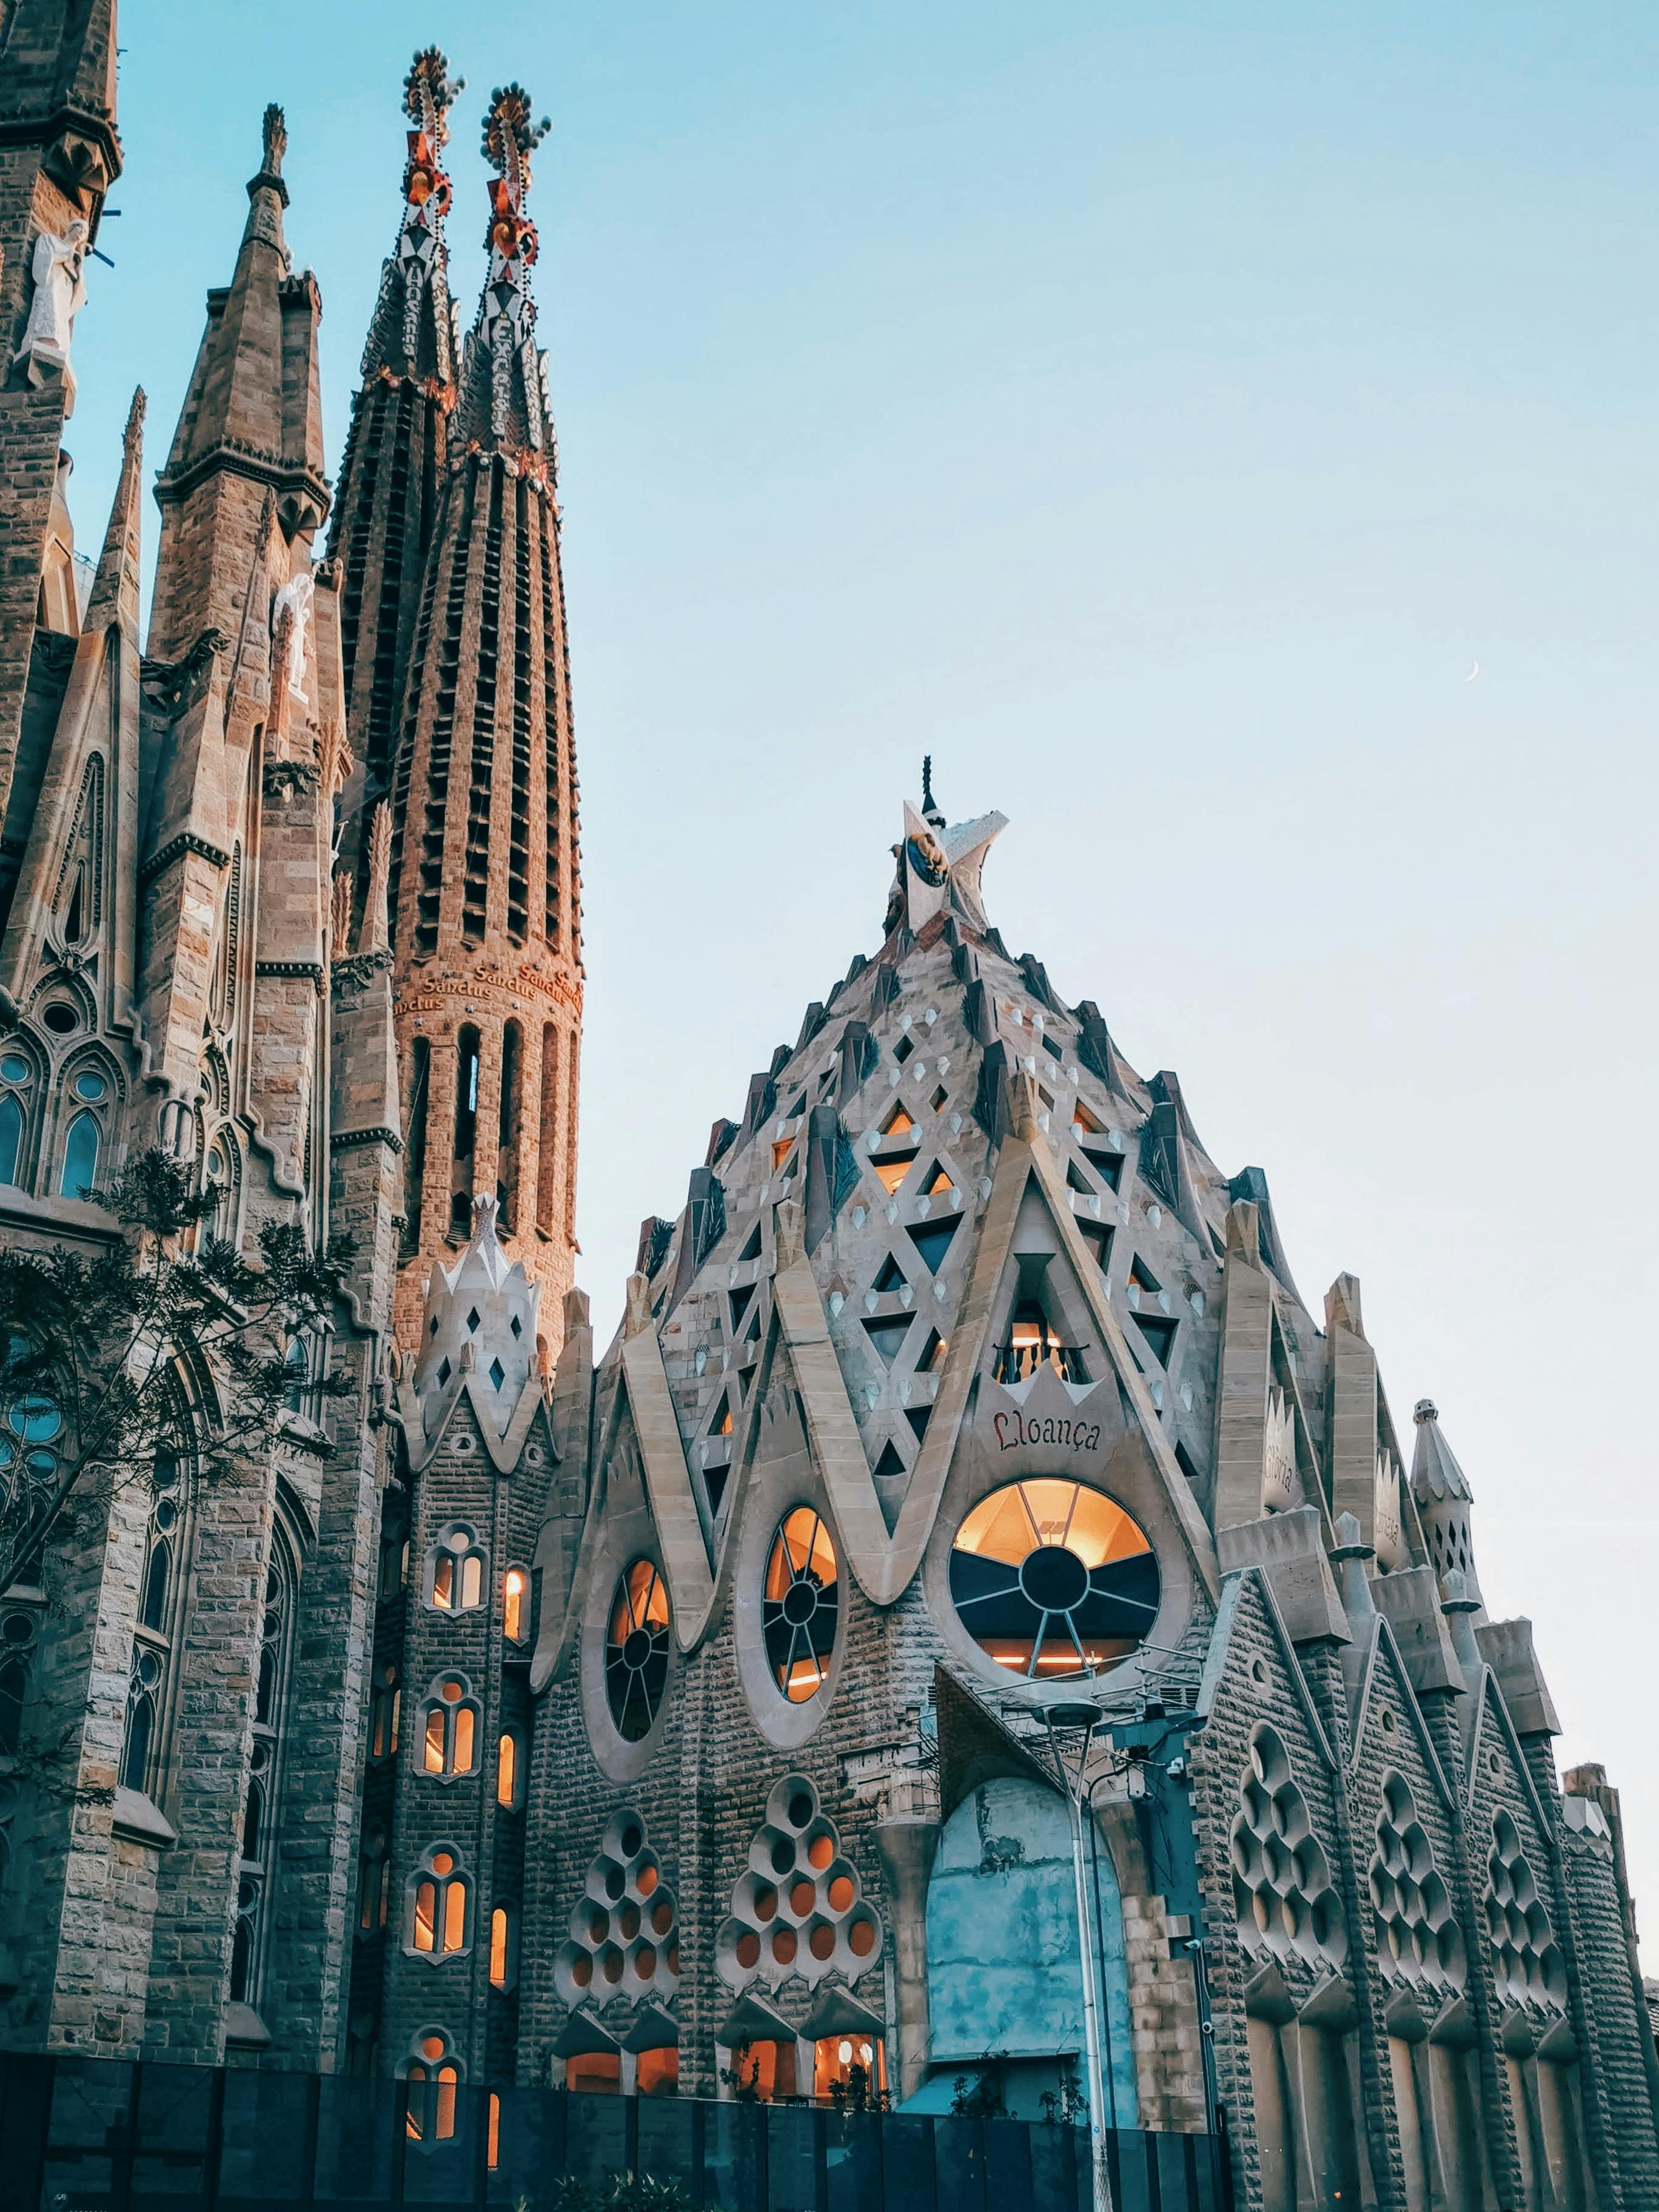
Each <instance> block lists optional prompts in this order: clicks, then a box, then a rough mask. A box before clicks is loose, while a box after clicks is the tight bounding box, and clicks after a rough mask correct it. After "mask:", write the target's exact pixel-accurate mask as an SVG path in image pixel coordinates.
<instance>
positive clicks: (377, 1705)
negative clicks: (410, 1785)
mask: <svg viewBox="0 0 1659 2212" xmlns="http://www.w3.org/2000/svg"><path fill="white" fill-rule="evenodd" d="M403 1701H404V1693H403V1692H402V1690H401V1689H400V1688H399V1687H398V1669H397V1667H396V1666H395V1664H394V1663H393V1662H392V1661H391V1660H389V1659H387V1660H385V1661H383V1662H382V1663H381V1664H380V1666H378V1667H377V1668H375V1669H374V1688H373V1689H372V1690H371V1691H370V1692H369V1700H368V1755H369V1757H370V1758H371V1759H391V1758H392V1757H393V1756H394V1754H395V1753H396V1752H397V1749H398V1720H399V1718H400V1717H401V1715H402V1710H403Z"/></svg>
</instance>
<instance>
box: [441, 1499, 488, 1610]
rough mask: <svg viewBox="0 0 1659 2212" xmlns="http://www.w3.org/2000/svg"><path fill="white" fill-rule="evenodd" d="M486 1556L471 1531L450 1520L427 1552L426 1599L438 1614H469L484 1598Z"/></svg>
mask: <svg viewBox="0 0 1659 2212" xmlns="http://www.w3.org/2000/svg"><path fill="white" fill-rule="evenodd" d="M487 1565H489V1555H488V1553H486V1552H485V1551H484V1549H483V1547H482V1546H481V1545H480V1543H479V1542H478V1540H477V1536H476V1535H475V1534H473V1532H472V1530H471V1528H467V1527H466V1526H465V1523H463V1522H459V1521H452V1522H450V1523H449V1525H448V1526H447V1528H441V1529H440V1530H439V1532H438V1541H437V1542H436V1543H435V1545H434V1546H433V1547H432V1549H431V1550H430V1551H429V1552H428V1554H427V1561H426V1601H427V1603H428V1605H429V1606H431V1607H434V1608H435V1610H436V1611H437V1612H439V1613H470V1612H471V1610H472V1608H473V1607H475V1606H480V1605H482V1604H483V1600H484V1569H485V1567H486V1566H487Z"/></svg>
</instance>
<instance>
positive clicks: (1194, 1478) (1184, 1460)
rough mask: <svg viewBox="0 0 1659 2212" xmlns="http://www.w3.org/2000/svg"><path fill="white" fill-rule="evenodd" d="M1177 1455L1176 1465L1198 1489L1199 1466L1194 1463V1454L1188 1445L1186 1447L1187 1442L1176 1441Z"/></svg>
mask: <svg viewBox="0 0 1659 2212" xmlns="http://www.w3.org/2000/svg"><path fill="white" fill-rule="evenodd" d="M1175 1455H1176V1466H1177V1467H1178V1468H1180V1469H1181V1472H1182V1474H1184V1475H1185V1476H1186V1478H1187V1480H1188V1482H1190V1483H1191V1484H1192V1486H1193V1488H1194V1490H1196V1489H1197V1488H1198V1483H1199V1475H1198V1468H1197V1467H1196V1466H1195V1465H1194V1461H1193V1455H1192V1454H1191V1453H1190V1452H1189V1451H1188V1449H1187V1447H1186V1445H1185V1444H1183V1443H1180V1442H1179V1441H1177V1443H1176V1454H1175Z"/></svg>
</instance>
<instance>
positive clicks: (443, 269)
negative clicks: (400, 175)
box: [362, 46, 466, 404]
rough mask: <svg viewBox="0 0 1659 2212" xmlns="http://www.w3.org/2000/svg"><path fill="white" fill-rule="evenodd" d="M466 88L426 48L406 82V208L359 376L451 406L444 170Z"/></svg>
mask: <svg viewBox="0 0 1659 2212" xmlns="http://www.w3.org/2000/svg"><path fill="white" fill-rule="evenodd" d="M465 88H466V79H465V77H459V76H457V77H452V76H451V75H450V74H449V60H448V57H447V55H446V54H444V53H443V52H441V49H440V48H438V47H437V46H426V47H423V48H422V51H421V52H419V53H417V54H416V57H415V58H414V60H413V62H412V63H411V64H410V70H409V75H408V76H406V77H405V78H404V99H403V106H404V114H405V115H406V116H407V118H408V119H409V123H410V130H409V131H408V134H407V140H406V144H407V154H406V158H405V160H404V181H403V191H404V210H403V215H402V217H401V219H400V221H399V222H398V240H397V243H396V245H395V246H393V248H392V253H391V255H390V257H389V258H388V259H387V260H386V263H385V264H384V265H383V267H382V270H381V274H380V297H379V299H378V300H377V301H376V302H375V306H374V315H373V316H372V317H371V319H370V321H369V326H368V343H367V344H366V345H365V347H364V349H363V365H362V373H363V375H364V376H365V378H368V377H372V376H375V375H380V374H386V375H388V376H394V377H395V376H412V377H414V378H416V380H420V381H422V382H425V383H428V384H430V385H432V386H436V387H437V392H438V396H440V397H441V398H442V399H443V401H444V403H445V404H453V400H454V386H455V356H454V335H453V334H454V317H453V309H452V305H451V301H450V297H449V254H448V249H447V246H446V245H445V242H444V229H443V224H444V217H445V216H447V214H448V212H449V206H450V199H451V186H450V181H449V179H448V177H447V175H446V174H445V173H444V169H443V165H442V164H443V149H444V147H445V145H446V144H447V142H448V138H449V111H450V109H451V107H453V105H454V103H455V101H456V100H457V99H458V98H459V95H460V94H461V93H462V92H464V91H465Z"/></svg>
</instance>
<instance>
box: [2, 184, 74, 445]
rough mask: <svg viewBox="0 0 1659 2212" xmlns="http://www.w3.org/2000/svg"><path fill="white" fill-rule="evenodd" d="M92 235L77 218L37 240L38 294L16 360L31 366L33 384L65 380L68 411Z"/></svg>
mask: <svg viewBox="0 0 1659 2212" xmlns="http://www.w3.org/2000/svg"><path fill="white" fill-rule="evenodd" d="M88 236H89V232H88V227H87V225H86V224H85V223H84V222H82V221H81V220H80V219H79V218H78V217H77V218H76V221H75V222H72V223H70V227H69V228H68V229H67V230H66V231H65V232H64V234H63V236H62V237H61V238H60V237H59V236H58V234H57V233H56V232H55V231H50V230H43V231H42V232H41V233H40V236H39V237H38V238H37V239H36V240H35V241H34V252H33V258H32V259H31V261H30V263H29V274H30V275H31V276H33V280H34V296H33V299H32V300H31V301H30V302H29V319H28V321H27V324H26V325H25V326H24V330H23V343H21V345H20V346H19V347H18V349H17V358H18V360H19V361H20V362H25V363H26V364H27V374H28V380H29V381H30V383H31V384H36V385H40V384H45V383H46V380H47V379H48V378H49V377H52V376H57V377H60V378H61V379H62V380H63V384H64V393H65V400H66V404H65V405H64V413H65V415H68V414H69V413H70V412H71V411H72V410H73V408H74V405H75V372H74V371H73V369H71V368H70V340H71V338H72V337H73V336H74V330H75V318H76V316H77V315H78V314H79V313H80V312H81V310H82V307H84V306H85V305H86V298H87V281H86V273H85V271H86V256H87V240H88Z"/></svg>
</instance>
